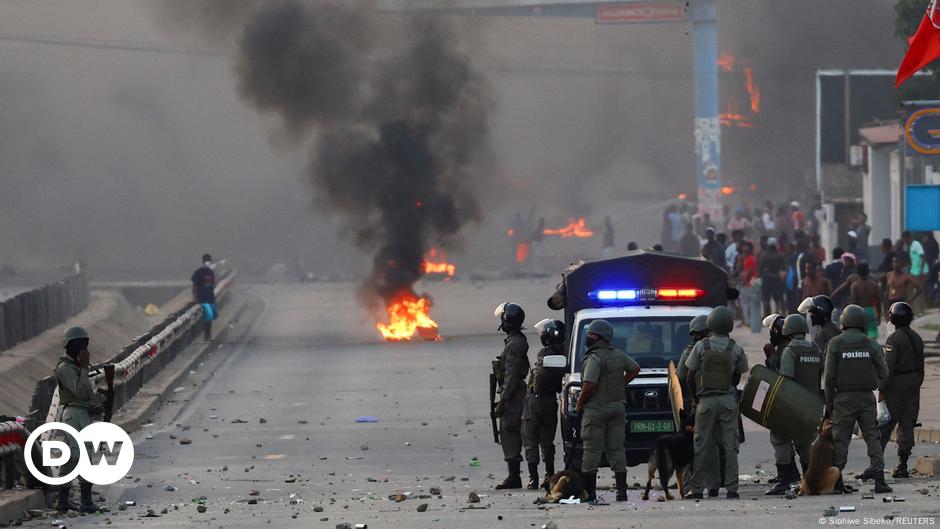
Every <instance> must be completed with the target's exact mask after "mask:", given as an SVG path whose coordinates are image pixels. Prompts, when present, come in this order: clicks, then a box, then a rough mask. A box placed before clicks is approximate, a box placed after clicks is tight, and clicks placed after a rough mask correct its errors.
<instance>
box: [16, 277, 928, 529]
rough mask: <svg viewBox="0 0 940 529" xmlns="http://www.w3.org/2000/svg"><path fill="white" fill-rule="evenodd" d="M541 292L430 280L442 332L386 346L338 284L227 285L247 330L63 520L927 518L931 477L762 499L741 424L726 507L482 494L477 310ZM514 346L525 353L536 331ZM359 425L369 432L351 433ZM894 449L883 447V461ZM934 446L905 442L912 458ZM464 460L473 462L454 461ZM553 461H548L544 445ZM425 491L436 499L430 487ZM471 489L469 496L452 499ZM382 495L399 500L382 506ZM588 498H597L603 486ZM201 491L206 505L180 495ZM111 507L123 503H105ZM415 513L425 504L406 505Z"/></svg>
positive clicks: (486, 523)
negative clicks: (888, 494)
mask: <svg viewBox="0 0 940 529" xmlns="http://www.w3.org/2000/svg"><path fill="white" fill-rule="evenodd" d="M551 287H552V282H551V281H550V280H530V281H505V282H493V283H490V284H488V285H485V286H484V285H475V284H472V283H469V282H461V283H454V284H444V283H436V284H431V285H428V286H427V289H428V290H429V291H430V292H431V293H432V294H433V295H434V296H435V301H436V306H435V308H434V312H433V314H434V316H436V317H437V319H438V320H439V322H440V323H441V330H442V333H443V334H444V336H445V340H444V341H443V342H440V343H425V342H418V343H399V344H388V343H384V342H380V341H379V340H378V339H377V337H376V336H375V332H374V329H373V328H372V326H371V323H369V322H368V319H367V318H364V317H363V315H362V312H361V309H359V308H358V307H357V305H356V302H355V294H354V288H353V287H352V286H350V285H309V286H294V285H283V286H277V285H275V286H258V285H254V286H250V287H242V288H246V289H247V290H248V291H250V292H251V293H252V294H253V295H254V296H255V297H257V298H258V299H259V300H261V301H263V302H264V305H265V307H264V310H263V311H261V312H260V315H259V316H258V318H256V319H255V321H253V322H239V325H241V326H242V327H243V328H242V329H240V330H239V331H238V332H233V333H232V336H231V337H230V342H229V343H225V344H221V345H220V347H219V349H217V351H216V352H215V353H214V354H213V356H212V358H210V359H209V360H207V361H206V363H205V364H203V365H201V366H200V367H199V368H198V369H196V370H195V372H194V373H193V374H192V375H191V377H190V379H189V381H188V383H187V384H186V385H185V386H183V387H181V388H179V391H178V392H177V394H176V396H175V397H174V400H175V401H176V402H175V403H174V404H171V405H169V406H166V407H165V408H164V409H163V410H162V411H161V412H160V413H159V414H158V416H157V417H155V418H154V423H153V424H152V425H149V426H147V427H145V428H144V429H143V430H142V431H140V432H138V433H137V434H136V435H135V447H136V452H137V458H136V461H135V463H134V466H133V468H132V470H131V475H130V477H128V478H127V479H125V480H124V481H122V482H120V483H119V484H116V485H113V486H110V487H103V488H101V489H102V491H103V492H104V494H105V496H106V500H107V503H108V505H109V506H110V507H111V508H112V512H111V513H108V514H103V515H96V516H86V517H79V518H67V519H65V523H66V524H67V526H68V527H97V526H99V525H100V524H102V523H110V524H111V525H113V526H117V527H149V528H157V527H174V528H176V527H210V528H216V527H218V528H225V529H230V528H259V527H274V528H282V527H283V528H319V527H323V528H333V527H336V526H337V524H341V523H343V522H349V523H350V524H352V525H355V524H357V523H363V524H368V527H370V528H374V529H380V528H388V527H401V528H468V527H473V528H486V527H493V528H527V529H528V528H532V527H542V526H543V525H545V524H547V523H549V522H550V521H554V523H556V524H557V526H558V527H560V528H566V527H578V528H614V527H623V528H627V527H630V528H638V527H675V528H680V527H682V528H685V527H702V526H703V525H704V526H706V527H728V528H736V527H741V528H745V527H747V528H751V527H756V526H759V524H776V525H778V526H787V527H790V526H793V527H810V526H818V525H819V519H820V517H821V516H822V514H823V511H824V509H825V508H826V507H828V506H830V505H834V506H836V507H838V506H840V505H845V506H854V507H855V508H856V509H857V511H856V512H855V513H849V514H844V515H842V518H843V519H844V521H845V522H846V523H847V524H848V523H849V522H850V521H851V520H856V522H855V523H856V524H859V525H862V524H865V521H864V519H865V518H872V519H878V520H883V519H884V517H885V516H886V515H892V514H894V515H896V516H898V517H900V516H909V515H925V516H932V517H934V519H936V518H937V517H938V515H940V502H938V501H937V496H938V495H940V490H938V487H937V482H936V481H926V480H923V479H921V480H907V481H905V482H903V483H896V484H894V487H895V493H896V494H897V495H898V496H903V497H905V498H906V501H905V502H904V503H883V502H882V499H881V497H880V496H879V497H877V498H876V499H874V500H863V499H861V496H860V495H852V496H845V497H841V496H840V497H814V498H799V499H795V500H786V499H782V498H772V499H771V498H765V497H764V496H763V490H764V488H765V484H764V483H763V481H764V480H766V478H767V477H769V476H768V475H766V474H763V472H769V473H771V474H772V473H773V472H772V468H773V465H772V451H771V447H770V443H769V440H768V437H767V433H766V432H765V431H760V430H759V428H758V427H757V426H756V425H754V424H752V423H748V429H749V431H748V438H747V442H746V443H745V444H744V445H742V449H741V465H740V466H741V473H742V474H748V475H750V476H752V477H753V479H760V480H761V481H762V482H761V483H753V479H752V480H751V482H749V483H747V484H744V485H743V486H742V489H741V494H742V496H743V499H742V500H739V501H729V500H725V499H717V500H705V501H702V502H692V501H673V502H656V501H650V502H644V501H639V497H640V493H641V491H635V490H634V491H631V492H630V501H629V502H627V503H615V504H612V505H610V506H598V507H593V506H586V505H576V506H558V505H555V506H549V507H540V506H537V505H534V504H533V501H534V500H535V499H536V497H537V496H538V493H537V492H532V491H513V492H502V491H495V490H494V489H493V486H494V485H495V484H496V483H497V482H498V480H499V479H502V477H503V476H504V472H505V466H504V464H503V462H502V461H501V452H500V450H499V448H498V447H497V446H496V445H495V444H494V443H493V440H492V435H491V431H490V425H489V424H488V409H487V405H486V376H487V370H488V367H489V360H490V359H491V358H492V357H493V356H494V354H495V353H497V352H498V351H499V347H500V346H501V343H502V339H501V337H500V334H498V333H497V332H496V327H497V323H496V320H495V318H493V317H492V310H493V307H495V306H496V305H497V304H498V303H499V302H501V301H505V300H506V298H507V297H511V298H512V299H513V300H516V301H519V302H521V303H524V304H525V306H526V308H528V309H529V318H528V322H529V324H531V323H533V322H535V321H538V320H539V319H541V318H543V317H545V316H548V315H550V313H549V311H548V310H547V309H544V307H545V305H544V298H545V294H546V293H547V292H549V291H550V289H551ZM249 323H250V324H249ZM530 343H531V344H532V347H533V350H532V351H530V354H534V350H535V346H536V344H537V339H536V338H535V337H534V336H532V337H530ZM752 358H753V357H752ZM360 416H374V417H376V418H377V420H378V422H377V423H357V422H356V418H357V417H360ZM242 421H243V422H242ZM182 440H190V441H191V444H185V445H183V444H181V441H182ZM558 444H559V447H560V439H559V441H558ZM893 450H894V445H893V444H892V445H890V446H889V454H891V455H889V456H888V457H887V460H888V464H889V465H893V464H894V462H895V460H896V458H895V457H894V456H893ZM938 451H940V450H938V448H937V447H936V446H918V447H917V448H916V452H917V453H919V454H926V453H937V452H938ZM863 456H864V445H863V443H862V442H861V441H855V442H853V445H852V452H851V459H850V464H849V467H848V469H849V470H851V471H855V472H858V471H861V470H863V469H864V468H865V461H864V459H863ZM472 457H477V458H479V461H480V466H479V467H471V466H470V465H469V462H470V459H471V458H472ZM558 458H559V464H561V463H560V459H561V450H560V449H559V455H558ZM758 466H760V468H758ZM645 475H646V469H645V468H641V467H634V468H631V469H630V472H629V480H630V482H631V483H634V482H641V481H642V482H643V483H644V484H645V481H646V480H645ZM599 481H600V483H599V485H600V486H604V487H606V486H608V485H612V481H613V480H612V475H611V474H610V473H609V471H607V470H606V469H605V470H602V471H601V476H600V479H599ZM853 481H854V480H853ZM889 481H890V480H889ZM432 487H435V488H439V489H440V495H436V494H435V495H431V494H430V490H431V488H432ZM863 488H864V489H865V490H866V491H867V490H868V489H869V488H870V485H868V486H864V487H863ZM921 489H926V491H927V492H928V494H922V493H920V492H919V490H921ZM470 492H477V493H478V494H479V495H480V496H481V497H482V501H481V502H480V503H479V504H470V503H468V501H467V498H468V495H469V493H470ZM397 493H410V495H411V496H414V497H415V498H414V499H408V500H406V501H403V502H400V503H396V502H394V501H391V500H389V496H390V495H394V494H397ZM420 496H427V497H426V498H423V499H421V498H420ZM602 496H604V497H606V498H607V499H609V500H611V501H612V500H613V491H606V490H605V491H603V492H602ZM657 496H658V494H657ZM201 497H204V498H205V501H204V503H205V507H206V512H204V513H199V512H197V505H198V502H194V499H197V498H201ZM125 501H134V502H136V505H135V506H132V507H128V508H127V509H126V510H117V509H116V508H115V507H116V506H117V505H118V504H119V503H123V502H125ZM421 504H427V505H428V507H427V511H426V512H418V506H419V505H421ZM148 510H150V511H152V512H153V515H154V516H153V517H147V516H146V514H147V512H148ZM162 513H165V514H162ZM824 521H825V520H824ZM869 523H870V522H869ZM882 523H884V522H882ZM48 524H49V520H48V519H47V520H43V521H35V522H29V523H28V524H27V525H45V526H47V525H48Z"/></svg>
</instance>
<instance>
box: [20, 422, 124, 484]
mask: <svg viewBox="0 0 940 529" xmlns="http://www.w3.org/2000/svg"><path fill="white" fill-rule="evenodd" d="M50 430H59V431H62V432H65V434H66V435H68V436H71V438H72V440H73V441H74V442H68V443H67V442H65V441H58V440H47V441H44V442H43V443H42V465H43V466H44V467H47V468H49V467H53V468H55V467H59V468H61V467H62V466H63V465H65V464H66V463H68V461H69V459H71V458H72V449H73V448H75V447H77V448H78V452H79V456H78V464H76V465H75V468H74V469H72V471H71V472H69V473H68V474H67V475H65V476H59V477H54V476H47V475H45V474H43V473H42V472H41V471H40V470H39V469H37V468H36V464H35V463H34V462H33V458H31V457H27V458H26V468H28V469H29V472H30V474H32V475H33V477H35V478H36V479H38V480H39V481H41V482H43V483H45V484H47V485H62V484H64V483H68V482H70V481H72V480H73V479H75V478H76V477H78V476H81V477H82V478H84V479H85V480H86V481H88V482H90V483H94V484H95V485H110V484H112V483H115V482H117V481H118V480H120V479H121V478H123V477H124V476H126V475H127V473H128V472H129V471H130V469H131V465H132V464H134V445H133V443H131V438H130V437H129V436H128V435H127V432H125V431H124V430H123V429H121V427H120V426H117V425H114V424H111V423H109V422H96V423H92V424H90V425H88V426H86V427H85V428H83V429H82V431H81V432H79V431H78V430H76V429H75V428H73V427H71V426H69V425H68V424H64V423H61V422H49V423H46V424H43V425H42V426H40V427H39V428H36V430H35V431H33V433H32V434H30V436H29V438H28V439H27V440H26V445H25V446H24V453H26V454H31V453H32V449H33V445H34V444H35V443H36V441H37V440H38V439H39V436H40V435H42V434H43V433H45V432H48V431H50ZM70 445H71V446H70Z"/></svg>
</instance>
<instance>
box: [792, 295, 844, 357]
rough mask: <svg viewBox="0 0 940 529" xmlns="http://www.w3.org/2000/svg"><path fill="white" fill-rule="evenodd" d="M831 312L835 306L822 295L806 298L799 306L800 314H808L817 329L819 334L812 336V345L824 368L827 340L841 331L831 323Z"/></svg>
mask: <svg viewBox="0 0 940 529" xmlns="http://www.w3.org/2000/svg"><path fill="white" fill-rule="evenodd" d="M833 310H835V305H834V304H833V303H832V299H830V298H829V296H824V295H819V296H814V297H812V298H806V300H804V301H803V303H801V304H800V312H802V313H804V314H809V317H810V321H811V322H812V324H813V325H816V326H818V327H819V332H817V333H816V335H815V336H813V343H815V344H816V346H817V347H819V350H820V351H821V352H822V355H823V358H822V361H823V362H822V363H823V365H824V366H825V365H826V351H827V349H828V346H829V340H832V339H833V338H835V337H836V336H839V335H840V334H842V330H841V329H839V326H838V325H836V324H835V323H833V322H832V311H833Z"/></svg>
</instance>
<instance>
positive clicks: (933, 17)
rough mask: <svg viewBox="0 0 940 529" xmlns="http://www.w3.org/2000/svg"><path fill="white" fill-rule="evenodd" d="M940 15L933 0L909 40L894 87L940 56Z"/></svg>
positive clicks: (935, 0)
mask: <svg viewBox="0 0 940 529" xmlns="http://www.w3.org/2000/svg"><path fill="white" fill-rule="evenodd" d="M938 21H940V17H938V16H937V0H932V1H931V2H930V6H929V7H928V8H927V13H926V14H925V15H924V19H923V20H921V21H920V27H918V28H917V33H915V34H914V36H913V37H911V39H910V40H909V41H908V42H909V43H910V45H909V46H908V48H907V54H905V55H904V60H903V61H901V66H900V67H898V74H897V76H895V78H894V87H895V88H897V87H899V86H901V83H903V82H904V81H906V80H908V79H909V78H910V77H911V76H912V75H914V73H915V72H917V71H918V70H920V69H921V68H923V67H924V66H927V65H928V64H930V63H932V62H933V61H935V60H937V59H938V58H940V22H938Z"/></svg>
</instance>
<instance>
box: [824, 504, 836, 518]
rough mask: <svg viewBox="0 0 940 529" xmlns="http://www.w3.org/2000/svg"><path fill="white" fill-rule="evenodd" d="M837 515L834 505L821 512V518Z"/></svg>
mask: <svg viewBox="0 0 940 529" xmlns="http://www.w3.org/2000/svg"><path fill="white" fill-rule="evenodd" d="M838 514H839V509H836V507H835V505H830V506H829V508H828V509H826V510H825V511H823V516H836V515H838Z"/></svg>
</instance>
